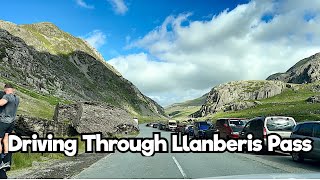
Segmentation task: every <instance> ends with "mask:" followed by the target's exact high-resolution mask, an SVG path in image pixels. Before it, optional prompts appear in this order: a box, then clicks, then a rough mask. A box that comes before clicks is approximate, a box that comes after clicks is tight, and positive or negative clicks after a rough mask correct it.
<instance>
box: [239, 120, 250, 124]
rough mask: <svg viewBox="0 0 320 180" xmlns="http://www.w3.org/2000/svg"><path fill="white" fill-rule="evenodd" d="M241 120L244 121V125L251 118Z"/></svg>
mask: <svg viewBox="0 0 320 180" xmlns="http://www.w3.org/2000/svg"><path fill="white" fill-rule="evenodd" d="M241 121H242V122H243V124H244V125H246V124H247V123H248V122H249V121H250V120H249V119H243V120H241Z"/></svg>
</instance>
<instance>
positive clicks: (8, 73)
mask: <svg viewBox="0 0 320 180" xmlns="http://www.w3.org/2000/svg"><path fill="white" fill-rule="evenodd" d="M0 76H1V77H3V78H5V79H8V80H10V81H12V82H15V83H16V84H18V85H20V86H23V87H24V88H27V89H30V90H35V91H36V92H41V93H42V94H50V95H54V96H56V97H59V98H62V99H66V100H71V101H100V102H106V103H109V104H112V105H115V106H117V107H121V108H124V109H126V110H127V111H128V112H130V113H132V114H133V115H143V116H165V113H164V110H163V108H162V107H161V106H160V105H158V104H157V103H156V102H155V101H153V100H152V99H150V98H148V97H147V96H145V95H143V94H142V93H141V92H140V91H139V90H138V89H137V88H136V87H135V86H134V85H133V84H132V83H131V82H130V81H128V80H126V79H125V78H123V77H122V76H121V74H120V73H119V72H117V71H116V70H115V69H114V68H113V67H112V66H111V65H109V64H108V63H107V62H106V61H105V60H104V59H103V58H102V56H101V55H100V54H99V53H98V52H97V51H96V50H95V49H94V48H92V47H91V46H90V45H89V44H88V43H87V42H85V41H84V40H82V39H80V38H76V37H74V36H72V35H71V34H68V33H66V32H63V31H62V30H60V29H59V28H58V27H57V26H55V25H54V24H52V23H47V22H45V23H37V24H30V25H16V24H13V23H10V22H6V21H0Z"/></svg>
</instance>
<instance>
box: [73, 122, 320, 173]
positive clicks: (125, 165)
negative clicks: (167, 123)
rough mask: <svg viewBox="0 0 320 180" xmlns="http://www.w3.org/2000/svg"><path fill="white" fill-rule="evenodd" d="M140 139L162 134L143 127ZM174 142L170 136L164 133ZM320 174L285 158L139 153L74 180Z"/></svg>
mask: <svg viewBox="0 0 320 180" xmlns="http://www.w3.org/2000/svg"><path fill="white" fill-rule="evenodd" d="M140 129H141V132H140V134H139V137H152V132H158V131H159V130H157V129H154V128H151V127H145V126H140ZM161 137H166V138H167V139H168V141H170V138H169V137H170V132H165V131H161ZM274 173H296V174H301V173H320V166H319V164H318V162H314V161H307V162H305V163H301V164H300V163H295V162H293V161H292V160H291V156H289V155H285V154H280V153H279V154H272V155H257V154H244V153H228V152H225V153H160V154H159V153H158V154H155V155H154V156H153V157H143V156H141V155H140V154H139V153H120V152H116V153H113V154H109V155H108V156H106V157H105V158H103V159H101V160H100V161H98V162H97V163H95V164H93V165H92V166H90V167H89V168H87V169H85V170H84V171H82V172H81V173H80V174H78V175H77V176H76V177H74V178H90V179H93V178H170V179H171V178H180V179H182V178H206V177H221V176H234V175H246V174H272V175H273V174H274Z"/></svg>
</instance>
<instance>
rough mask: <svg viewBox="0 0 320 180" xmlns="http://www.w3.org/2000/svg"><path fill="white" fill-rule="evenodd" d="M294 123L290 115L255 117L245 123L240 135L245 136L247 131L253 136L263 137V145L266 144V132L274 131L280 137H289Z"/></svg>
mask: <svg viewBox="0 0 320 180" xmlns="http://www.w3.org/2000/svg"><path fill="white" fill-rule="evenodd" d="M295 125H296V121H295V120H294V119H293V118H292V117H284V116H268V117H256V118H254V119H251V120H250V121H249V122H248V123H247V124H246V125H245V127H244V128H243V130H242V131H241V133H240V137H241V138H246V137H247V134H248V133H252V134H253V137H254V138H260V139H263V140H264V145H266V136H267V135H268V134H271V133H274V134H278V135H279V136H280V137H282V138H289V137H290V135H291V132H292V130H293V128H294V126H295Z"/></svg>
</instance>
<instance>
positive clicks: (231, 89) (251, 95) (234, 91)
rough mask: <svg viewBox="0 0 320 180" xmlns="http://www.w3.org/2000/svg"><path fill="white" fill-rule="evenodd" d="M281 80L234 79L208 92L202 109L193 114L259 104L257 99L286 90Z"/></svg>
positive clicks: (202, 114)
mask: <svg viewBox="0 0 320 180" xmlns="http://www.w3.org/2000/svg"><path fill="white" fill-rule="evenodd" d="M286 86H288V87H290V86H291V85H289V84H288V85H287V84H286V83H283V82H281V81H233V82H229V83H225V84H220V85H218V86H216V87H214V88H213V89H212V90H211V91H210V92H209V94H208V96H207V98H206V101H205V103H204V104H203V105H202V107H201V109H200V110H199V111H197V112H196V113H194V114H192V115H191V116H193V117H203V116H206V115H208V114H213V113H216V112H219V111H236V110H241V109H246V108H249V107H252V106H255V105H257V104H259V102H256V101H255V100H259V99H265V98H269V97H272V96H275V95H277V94H280V93H282V92H283V91H284V89H285V88H286Z"/></svg>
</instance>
